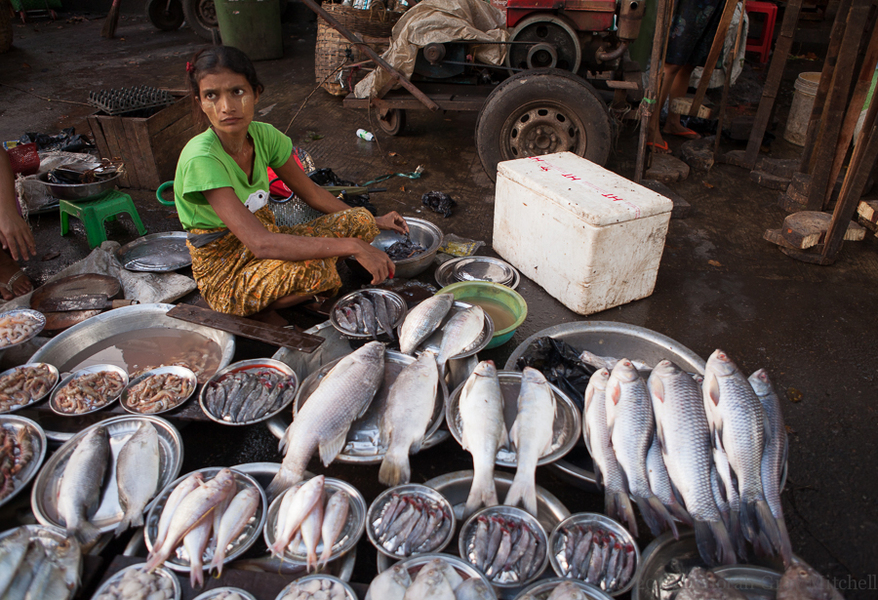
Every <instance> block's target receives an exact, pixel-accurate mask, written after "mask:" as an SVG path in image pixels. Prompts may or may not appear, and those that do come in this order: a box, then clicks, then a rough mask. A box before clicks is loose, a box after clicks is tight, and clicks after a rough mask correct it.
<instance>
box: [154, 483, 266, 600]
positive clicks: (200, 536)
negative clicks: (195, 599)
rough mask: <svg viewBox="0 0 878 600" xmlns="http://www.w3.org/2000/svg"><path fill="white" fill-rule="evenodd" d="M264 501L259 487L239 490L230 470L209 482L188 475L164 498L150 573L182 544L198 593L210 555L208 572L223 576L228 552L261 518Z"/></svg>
mask: <svg viewBox="0 0 878 600" xmlns="http://www.w3.org/2000/svg"><path fill="white" fill-rule="evenodd" d="M260 500H261V496H260V494H259V491H258V490H257V489H256V488H254V487H252V486H246V487H243V489H241V490H239V489H238V484H237V482H236V481H235V475H234V473H232V470H231V469H221V470H220V471H219V472H218V473H217V474H216V475H215V476H214V477H213V479H210V480H208V481H204V475H203V474H202V473H198V472H196V473H193V474H192V475H189V476H188V477H186V478H185V479H183V481H181V482H180V483H179V484H177V486H176V487H175V488H174V490H173V491H172V492H171V493H170V494H169V495H168V498H167V500H165V505H164V507H162V514H161V516H160V517H159V522H158V531H157V532H156V536H155V539H154V540H153V544H152V551H151V552H150V553H149V556H148V557H147V560H146V570H147V571H148V572H150V573H152V572H153V571H155V570H156V569H157V568H158V567H160V566H161V565H162V564H164V562H165V561H166V560H168V558H170V557H171V556H172V555H173V554H174V553H175V552H176V551H177V548H178V547H180V546H181V545H182V546H183V549H184V550H185V553H186V556H188V559H189V568H190V572H189V581H190V583H191V585H192V588H193V589H197V588H200V587H201V586H203V585H204V572H203V569H204V568H205V566H206V565H205V564H204V561H205V557H206V558H207V560H210V561H211V562H210V565H209V566H207V568H208V570H211V569H216V570H217V572H218V574H219V575H222V572H223V563H224V562H225V559H226V552H228V551H229V549H230V545H231V544H232V542H233V541H235V540H237V539H238V536H239V535H240V534H241V532H242V531H244V528H245V527H247V525H248V524H249V523H250V521H251V519H253V518H254V516H255V515H256V511H257V510H258V508H259V505H260ZM211 557H213V558H212V559H211Z"/></svg>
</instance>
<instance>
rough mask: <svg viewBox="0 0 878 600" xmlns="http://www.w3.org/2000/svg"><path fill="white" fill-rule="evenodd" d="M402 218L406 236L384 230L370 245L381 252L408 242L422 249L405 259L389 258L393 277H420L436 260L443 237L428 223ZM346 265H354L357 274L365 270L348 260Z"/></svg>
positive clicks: (413, 218) (412, 218)
mask: <svg viewBox="0 0 878 600" xmlns="http://www.w3.org/2000/svg"><path fill="white" fill-rule="evenodd" d="M403 218H404V219H405V222H406V225H408V227H409V235H408V236H405V235H403V234H401V233H397V232H395V231H391V230H389V229H385V230H384V231H382V232H381V233H379V234H378V235H377V236H376V237H375V239H374V240H372V245H373V246H375V247H376V248H378V249H379V250H381V251H383V252H387V251H388V250H389V249H390V248H391V246H393V245H394V244H396V243H403V244H405V243H406V242H408V241H411V242H412V243H414V244H418V245H420V246H421V247H423V248H424V250H423V251H421V252H417V253H416V254H413V255H411V256H409V257H407V258H406V257H398V258H393V257H391V260H392V261H393V264H394V265H395V267H396V268H395V271H394V273H393V276H394V277H396V278H402V279H411V278H412V277H415V276H416V275H420V274H421V273H423V272H424V271H426V270H427V269H428V268H429V267H430V265H432V264H433V259H434V258H436V253H437V252H438V251H439V246H440V245H441V244H442V237H443V235H442V230H441V229H439V228H438V227H437V226H436V225H434V224H433V223H431V222H430V221H427V220H425V219H418V218H415V217H403ZM348 264H349V265H352V266H353V265H356V266H355V267H353V269H352V270H357V271H358V272H359V271H365V269H363V268H362V267H361V266H360V264H359V263H357V262H356V261H353V260H349V261H348ZM357 267H359V269H357Z"/></svg>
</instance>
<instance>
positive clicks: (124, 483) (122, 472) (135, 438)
mask: <svg viewBox="0 0 878 600" xmlns="http://www.w3.org/2000/svg"><path fill="white" fill-rule="evenodd" d="M160 475H161V461H160V457H159V435H158V432H157V431H156V429H155V427H154V426H153V425H152V423H149V422H145V423H143V424H142V425H141V426H140V427H139V428H138V429H137V431H135V432H134V435H132V436H131V437H130V438H129V439H128V441H127V442H125V445H124V446H122V450H120V451H119V458H118V460H117V461H116V485H117V486H118V488H119V506H121V507H122V509H123V510H124V511H125V514H124V515H123V517H122V520H121V521H119V525H118V527H116V537H118V536H119V535H120V534H121V533H122V532H123V531H125V530H126V529H128V528H129V527H140V526H142V525H143V511H144V509H145V508H146V505H147V504H148V503H149V501H150V500H152V497H153V496H155V494H156V492H157V491H158V487H159V477H160Z"/></svg>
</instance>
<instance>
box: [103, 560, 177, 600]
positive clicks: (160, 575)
mask: <svg viewBox="0 0 878 600" xmlns="http://www.w3.org/2000/svg"><path fill="white" fill-rule="evenodd" d="M145 566H146V563H140V564H137V565H130V566H127V567H125V568H124V569H120V570H119V571H117V572H115V573H113V576H112V577H110V578H109V579H107V580H106V581H105V582H104V583H103V584H102V585H101V587H99V588H98V589H97V591H96V592H95V593H94V595H93V596H92V598H100V597H101V594H105V593H107V592H109V591H110V587H111V586H112V585H113V584H116V583H118V582H120V581H121V580H122V578H123V577H125V574H126V573H128V572H129V571H135V570H137V569H143V567H145ZM151 577H154V578H156V579H164V580H166V581H168V582H170V584H171V589H173V590H174V599H175V600H180V598H182V597H183V590H182V588H181V587H180V582H179V581H177V576H176V575H174V574H173V573H172V572H171V571H169V570H168V569H166V568H164V567H159V568H158V569H156V570H155V572H154V573H153V574H152V575H151Z"/></svg>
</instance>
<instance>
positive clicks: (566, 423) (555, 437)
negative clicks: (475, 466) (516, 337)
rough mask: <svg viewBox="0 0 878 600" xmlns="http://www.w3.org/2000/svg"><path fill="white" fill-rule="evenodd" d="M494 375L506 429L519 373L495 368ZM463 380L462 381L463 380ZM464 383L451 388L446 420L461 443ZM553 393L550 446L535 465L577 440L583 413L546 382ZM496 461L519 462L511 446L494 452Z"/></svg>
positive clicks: (514, 412) (510, 464)
mask: <svg viewBox="0 0 878 600" xmlns="http://www.w3.org/2000/svg"><path fill="white" fill-rule="evenodd" d="M497 378H498V379H499V380H500V393H501V395H502V397H503V416H504V419H505V421H506V431H509V430H511V429H512V424H513V423H515V417H516V416H517V415H518V393H519V391H520V390H521V373H520V372H519V371H498V372H497ZM465 383H466V382H464V384H465ZM464 384H461V385H459V386H458V387H457V389H455V390H454V392H453V393H452V394H451V397H450V398H449V399H448V405H447V407H446V409H445V410H446V415H445V421H446V422H447V423H448V430H449V431H450V432H451V435H452V436H454V439H455V440H457V442H458V443H459V444H462V441H461V440H462V438H463V435H462V423H461V418H460V394H461V392H462V391H463V386H464ZM549 387H550V388H551V390H552V393H553V394H554V396H555V420H554V422H553V425H552V446H551V449H550V451H549V452H548V453H546V454H544V455H543V456H541V457H540V459H539V461H538V462H537V464H538V465H547V464H551V463H553V462H555V461H556V460H558V459H559V458H561V457H562V456H564V455H565V454H567V453H568V452H570V450H572V449H573V446H575V445H576V443H577V442H578V441H579V437H580V434H581V433H582V417H581V416H580V412H579V410H578V409H577V407H576V405H575V404H574V403H573V401H572V400H571V399H570V398H569V397H568V396H567V395H566V394H565V393H564V392H562V391H561V390H560V389H558V388H557V387H555V386H554V385H552V384H549ZM495 463H496V464H497V465H500V466H501V467H512V468H515V467H516V466H517V465H518V460H517V456H516V453H515V450H514V449H513V448H511V442H510V447H507V448H501V449H500V450H499V451H498V452H497V458H496V461H495Z"/></svg>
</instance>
